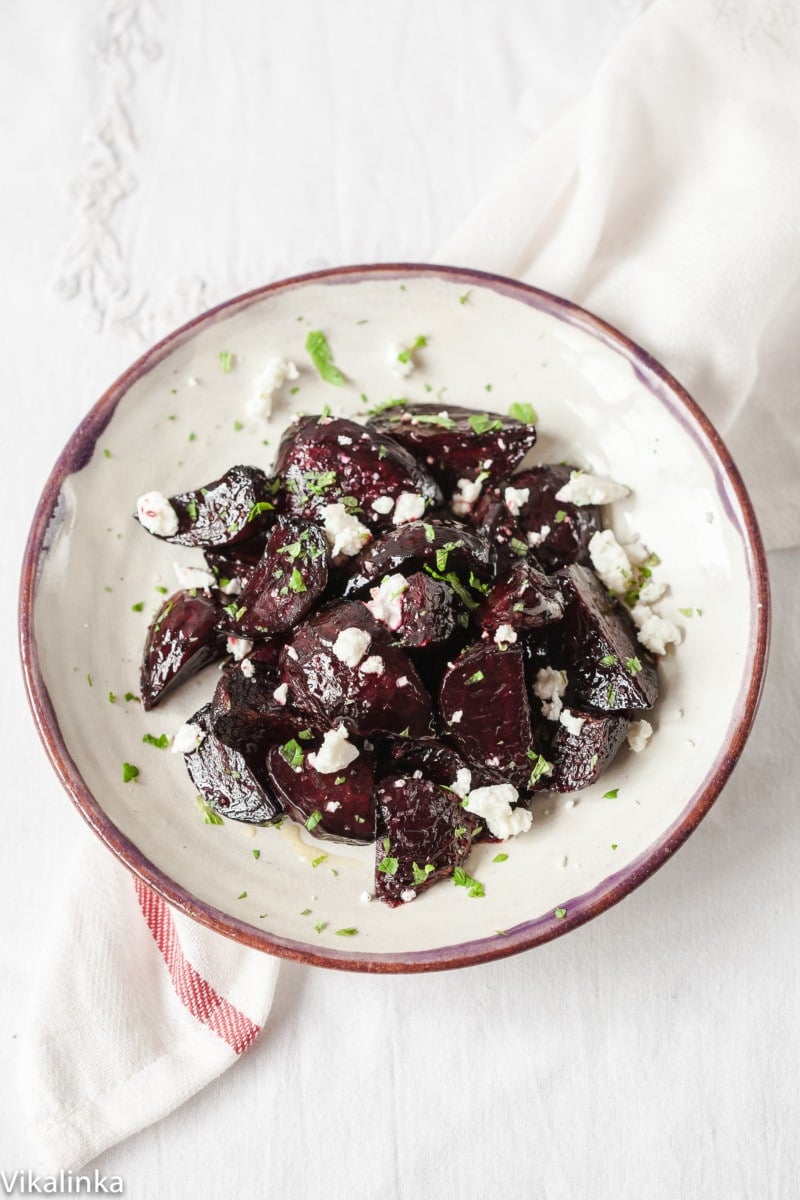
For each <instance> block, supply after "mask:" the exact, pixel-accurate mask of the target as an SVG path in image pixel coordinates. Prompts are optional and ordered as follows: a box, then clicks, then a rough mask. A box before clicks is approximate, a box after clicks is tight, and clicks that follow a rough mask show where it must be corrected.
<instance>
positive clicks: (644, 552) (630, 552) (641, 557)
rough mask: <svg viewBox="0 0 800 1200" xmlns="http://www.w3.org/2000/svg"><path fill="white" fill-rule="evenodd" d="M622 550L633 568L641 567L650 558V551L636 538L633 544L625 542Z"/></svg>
mask: <svg viewBox="0 0 800 1200" xmlns="http://www.w3.org/2000/svg"><path fill="white" fill-rule="evenodd" d="M622 549H623V550H624V551H625V553H626V554H627V556H628V558H629V559H630V560H631V562H632V563H633V565H634V566H635V567H643V566H644V564H645V563H646V562H647V560H648V558H649V557H650V551H649V550H648V549H647V547H646V546H643V545H642V543H641V542H640V541H639V539H638V538H637V539H636V541H635V542H625V543H624V544H623V546H622Z"/></svg>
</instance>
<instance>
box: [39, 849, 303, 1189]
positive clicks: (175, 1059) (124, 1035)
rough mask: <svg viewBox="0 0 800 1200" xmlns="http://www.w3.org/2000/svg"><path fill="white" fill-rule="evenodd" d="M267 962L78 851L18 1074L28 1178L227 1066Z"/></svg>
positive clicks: (79, 1158) (266, 1004)
mask: <svg viewBox="0 0 800 1200" xmlns="http://www.w3.org/2000/svg"><path fill="white" fill-rule="evenodd" d="M278 970H279V961H278V960H277V959H275V958H271V957H270V956H269V955H267V954H262V953H261V952H260V951H258V950H249V949H245V948H243V947H241V946H239V945H237V944H236V943H235V942H232V941H230V940H229V939H228V938H226V937H222V936H221V935H220V934H218V933H214V932H213V931H212V930H210V929H206V928H205V927H203V926H201V925H198V924H197V923H196V922H195V921H193V920H191V919H190V918H189V917H185V916H183V915H182V914H181V913H178V912H176V911H175V910H173V909H172V908H170V906H169V905H168V904H167V903H166V902H165V901H164V900H162V898H161V897H160V896H158V895H156V893H155V892H153V891H152V890H151V889H150V888H148V887H147V886H146V885H145V884H143V883H142V882H141V880H138V879H134V878H133V877H132V876H131V875H130V874H129V873H128V871H127V870H126V869H125V868H124V867H122V866H120V864H119V863H118V862H117V861H116V859H114V858H112V856H111V855H110V854H109V853H108V852H107V851H105V850H104V849H103V848H102V847H101V846H100V845H99V844H96V843H94V842H93V841H89V842H87V846H86V850H85V853H84V854H83V855H82V856H81V858H80V860H79V866H78V869H77V870H76V872H75V875H74V879H73V882H72V887H71V889H70V892H69V894H68V895H67V896H66V897H65V900H64V903H63V905H62V906H61V915H60V918H59V921H58V923H57V925H56V928H55V930H54V934H53V938H52V940H51V943H50V945H49V946H47V947H46V950H45V953H44V955H43V973H42V977H41V979H40V981H39V986H38V988H37V991H36V995H35V999H34V1009H33V1012H32V1014H31V1017H32V1019H31V1032H30V1036H29V1037H28V1039H27V1042H28V1045H27V1052H26V1058H25V1061H24V1063H23V1064H22V1065H23V1070H22V1076H21V1087H22V1093H23V1102H24V1103H25V1105H26V1108H27V1111H28V1116H29V1120H30V1124H31V1134H32V1138H33V1141H34V1144H35V1145H36V1146H37V1147H38V1149H39V1153H40V1159H41V1161H40V1163H39V1164H38V1165H39V1169H40V1170H42V1171H48V1172H57V1171H59V1170H70V1169H76V1168H78V1167H80V1166H83V1165H84V1164H85V1163H87V1162H89V1161H90V1160H91V1159H92V1158H94V1157H95V1156H96V1155H97V1154H99V1153H100V1152H101V1151H102V1150H105V1149H106V1148H107V1147H109V1146H112V1145H114V1144H115V1143H116V1142H119V1141H121V1140H122V1139H123V1138H125V1137H127V1136H128V1135H129V1134H132V1133H135V1132H137V1131H138V1130H139V1129H142V1128H144V1126H146V1125H150V1124H151V1123H152V1122H153V1121H157V1120H158V1119H159V1118H160V1117H163V1116H166V1114H167V1113H168V1112H171V1111H172V1110H173V1109H174V1108H177V1107H178V1105H180V1104H182V1103H183V1102H184V1101H185V1100H188V1099H189V1097H190V1096H193V1095H194V1093H195V1092H198V1091H199V1090H200V1089H201V1088H202V1087H205V1085H206V1084H207V1083H210V1082H211V1080H212V1079H215V1078H216V1077H217V1076H218V1075H221V1074H222V1072H223V1071H225V1070H226V1069H227V1068H228V1067H229V1066H231V1065H232V1063H234V1062H235V1061H236V1059H237V1058H238V1056H239V1055H240V1054H242V1053H243V1052H244V1051H245V1050H247V1049H248V1047H249V1046H251V1045H252V1044H253V1042H254V1041H255V1039H256V1038H257V1037H258V1035H259V1032H260V1030H261V1028H262V1026H263V1024H264V1022H265V1020H266V1017H267V1014H268V1013H269V1009H270V1005H271V1003H272V996H273V992H274V990H275V982H276V980H277V977H278Z"/></svg>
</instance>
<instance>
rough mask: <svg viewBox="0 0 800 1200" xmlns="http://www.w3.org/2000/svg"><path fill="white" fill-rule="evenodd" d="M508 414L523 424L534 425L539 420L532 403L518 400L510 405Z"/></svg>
mask: <svg viewBox="0 0 800 1200" xmlns="http://www.w3.org/2000/svg"><path fill="white" fill-rule="evenodd" d="M508 415H509V416H510V417H513V418H514V420H515V421H522V422H523V424H525V425H535V424H536V422H537V421H538V420H539V418H538V416H537V415H536V409H535V408H534V407H533V405H532V404H521V403H520V402H519V401H517V402H516V403H514V404H512V405H511V406H510V408H509V410H508Z"/></svg>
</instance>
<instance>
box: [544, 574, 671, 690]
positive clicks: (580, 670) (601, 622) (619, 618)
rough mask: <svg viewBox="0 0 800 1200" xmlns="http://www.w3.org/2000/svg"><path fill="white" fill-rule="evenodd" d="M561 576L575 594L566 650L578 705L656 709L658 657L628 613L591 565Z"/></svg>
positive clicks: (567, 623)
mask: <svg viewBox="0 0 800 1200" xmlns="http://www.w3.org/2000/svg"><path fill="white" fill-rule="evenodd" d="M560 577H561V579H562V580H563V582H564V588H565V592H566V595H567V596H568V598H569V603H568V606H567V612H566V615H565V617H564V637H563V642H562V652H563V655H564V659H565V665H566V669H567V674H568V677H569V683H570V689H571V691H572V693H573V694H574V695H575V697H576V699H577V701H578V703H579V704H580V705H589V707H590V708H599V709H602V710H604V711H608V712H616V711H619V710H627V709H635V708H652V706H653V704H655V701H656V697H657V696H658V675H657V673H656V664H655V659H654V658H653V656H652V654H650V652H649V651H648V650H645V648H644V647H643V646H642V645H641V644H640V643H639V642H638V640H637V637H636V627H635V626H634V624H633V621H632V620H631V618H630V615H629V614H628V612H627V611H626V610H625V609H624V608H623V606H622V605H621V604H620V603H619V602H617V601H615V600H614V599H613V598H612V597H611V596H610V595H609V594H608V592H607V591H606V589H605V588H604V587H603V585H602V583H600V581H599V579H598V578H597V576H596V575H595V574H594V573H593V572H592V571H590V570H589V569H588V568H586V567H580V566H577V565H575V566H571V567H568V568H567V569H566V570H565V571H563V572H562V573H561V576H560Z"/></svg>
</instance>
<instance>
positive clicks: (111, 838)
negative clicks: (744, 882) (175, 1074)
mask: <svg viewBox="0 0 800 1200" xmlns="http://www.w3.org/2000/svg"><path fill="white" fill-rule="evenodd" d="M413 276H417V277H426V278H431V277H434V278H437V277H438V278H441V279H443V280H445V281H448V282H455V281H457V282H458V283H459V284H462V285H464V284H466V285H469V284H470V283H471V284H473V285H474V286H475V287H479V286H480V287H489V288H490V289H492V290H494V291H496V292H499V293H501V294H503V295H506V296H508V297H510V298H513V299H516V300H519V301H521V302H522V303H525V304H527V305H528V306H530V307H533V308H536V309H539V310H540V311H543V312H546V313H548V314H549V315H551V316H554V317H556V318H558V319H560V320H562V321H565V322H566V323H567V324H569V325H572V326H573V327H576V328H578V329H580V330H582V331H584V332H586V333H588V334H590V335H591V336H593V337H594V338H596V339H597V340H599V341H600V342H601V343H602V344H604V345H605V346H607V347H610V348H611V349H613V350H615V351H616V352H617V353H619V354H621V355H622V356H623V357H624V358H625V359H626V360H627V361H628V362H629V363H630V365H631V367H632V368H633V370H634V372H635V373H636V375H637V377H638V378H639V380H640V382H641V383H642V384H643V386H645V387H646V388H647V390H648V391H650V392H651V394H653V395H654V396H655V398H656V399H657V400H659V401H660V402H661V403H662V404H664V405H665V406H666V407H667V408H668V409H669V410H670V411H671V413H672V415H673V416H674V417H675V418H676V419H677V420H678V421H679V422H680V423H681V424H682V425H683V427H684V428H685V429H686V431H687V432H688V433H689V434H690V435H691V436H692V437H693V439H694V440H695V442H696V443H697V444H698V446H699V448H700V450H701V452H702V453H703V455H704V457H705V458H706V460H707V461H708V463H709V465H710V467H711V469H712V471H713V473H714V476H715V480H716V482H717V485H718V487H719V486H720V485H721V484H723V485H725V491H724V495H725V497H726V499H727V502H728V507H729V511H730V516H731V519H732V521H733V523H734V525H735V526H736V527H737V528H738V531H739V534H740V536H741V539H742V544H743V549H744V552H745V560H746V571H747V577H748V583H749V588H750V629H749V640H748V647H747V660H746V663H745V666H744V669H743V673H742V685H741V687H740V690H739V693H738V695H737V698H736V702H735V704H734V706H733V709H732V716H731V720H730V723H729V725H728V729H727V732H726V736H725V739H724V741H723V743H722V745H721V747H720V749H719V752H718V754H717V756H716V758H715V760H714V763H713V764H712V766H711V767H710V769H709V771H708V773H707V774H706V776H705V778H704V780H703V781H702V783H701V785H700V786H699V787H698V788H697V789H696V791H695V793H694V794H693V795H692V797H691V798H690V799H689V801H688V803H687V805H686V806H685V807H684V809H683V810H682V812H681V813H680V815H679V816H678V818H677V819H676V820H675V821H674V822H673V823H672V825H671V826H669V827H668V828H667V829H666V830H664V831H663V832H662V834H661V835H660V836H659V837H658V838H657V840H656V841H655V842H653V843H652V844H651V845H650V846H649V847H648V848H647V849H646V850H645V851H643V852H642V853H641V854H640V855H639V856H638V857H637V858H636V859H634V860H633V861H632V862H630V863H628V864H627V865H626V866H625V867H623V868H622V869H621V870H619V871H617V872H616V873H614V874H612V875H610V876H607V877H606V878H605V879H604V880H603V881H602V882H601V883H600V884H598V885H597V886H596V887H594V888H592V889H590V890H589V891H587V892H585V893H582V894H580V895H578V896H576V897H574V898H573V899H572V900H570V901H569V904H568V908H567V915H566V916H564V917H562V918H557V917H556V916H555V913H553V914H549V915H545V916H542V917H538V918H535V919H532V920H528V921H525V922H522V923H521V924H520V925H518V926H516V927H515V928H514V929H511V930H508V931H505V932H504V933H503V935H502V936H497V935H494V936H492V937H489V938H486V937H484V938H480V939H477V940H473V941H466V942H462V943H458V944H456V945H454V946H445V947H437V948H435V949H433V950H423V951H420V950H415V951H405V952H399V953H392V954H386V953H369V952H358V951H353V950H347V951H338V950H334V949H326V948H322V947H320V948H317V947H314V946H311V945H308V944H306V943H304V942H297V941H294V940H292V939H289V938H283V937H280V936H278V935H277V934H274V933H271V932H270V931H269V930H262V929H257V928H255V927H254V926H252V925H250V924H249V923H247V922H245V921H242V920H240V919H239V918H236V917H233V916H230V915H229V914H227V913H224V912H222V911H221V910H219V909H217V908H215V907H214V906H213V905H210V904H207V903H206V902H204V901H202V900H199V899H198V898H197V897H195V896H193V895H192V894H191V893H190V892H189V891H188V890H187V889H186V888H185V887H183V886H182V885H180V884H178V883H176V882H175V881H174V880H173V879H171V878H170V877H169V876H168V875H167V874H166V873H165V872H164V871H163V870H162V869H160V868H158V867H156V866H155V864H154V863H152V862H151V861H150V860H149V859H148V858H146V856H145V855H144V854H143V853H142V852H141V851H140V850H139V849H138V848H137V846H136V845H135V844H134V843H133V842H132V841H131V840H130V839H129V838H128V837H126V836H125V835H124V834H123V833H122V832H121V830H119V829H118V828H117V826H116V825H115V824H114V823H113V822H112V821H111V819H110V818H109V817H108V816H107V815H106V813H105V812H104V811H103V809H102V808H101V806H100V804H99V802H98V801H97V800H96V799H95V797H94V796H93V795H92V793H91V791H90V790H89V788H88V786H87V784H86V783H85V781H84V780H83V778H82V776H81V774H80V771H79V769H78V767H77V765H76V763H75V762H74V761H73V760H72V757H71V756H70V754H69V751H68V749H67V747H66V744H65V742H64V739H63V736H62V734H61V730H60V728H59V725H58V720H57V718H56V714H55V710H54V707H53V704H52V701H51V699H50V696H49V693H48V690H47V687H46V684H45V681H44V677H43V674H42V671H41V668H40V664H39V657H38V648H37V643H36V637H35V631H34V612H35V599H36V587H37V581H38V577H39V572H40V569H41V564H42V562H43V560H44V556H45V555H46V554H47V549H48V546H47V534H48V530H49V527H50V524H51V520H52V518H53V515H54V513H55V512H56V509H57V506H58V502H59V496H60V493H61V488H62V484H63V482H64V480H65V479H66V477H67V476H68V475H70V474H72V473H74V472H75V471H78V470H80V469H81V468H82V467H83V466H85V465H86V463H87V462H88V461H89V459H90V457H91V455H92V453H93V451H94V447H95V443H96V442H97V440H98V438H99V437H100V436H101V435H102V433H103V431H104V430H105V428H106V426H107V425H108V423H109V422H110V420H111V418H112V417H113V415H114V412H115V410H116V408H117V405H118V404H119V403H120V401H121V400H122V398H123V396H124V395H125V394H126V393H127V391H128V390H129V388H130V387H131V386H132V385H133V384H134V383H136V382H137V381H138V380H139V379H140V378H141V377H142V376H143V375H144V374H146V373H147V372H148V371H149V370H150V369H151V368H152V367H153V366H154V365H155V364H156V363H158V362H159V361H160V360H161V359H162V358H164V357H165V356H166V355H167V354H168V353H170V352H171V351H172V350H173V349H175V348H176V347H177V346H178V345H180V344H181V343H182V342H184V341H185V340H187V339H188V338H189V337H191V336H192V335H193V333H194V332H195V330H197V329H198V328H199V327H201V326H204V325H207V324H211V323H213V322H214V321H215V320H217V319H218V318H220V317H227V316H231V315H233V314H235V313H237V312H239V311H242V310H244V309H245V308H248V307H250V306H251V305H253V304H255V303H257V302H259V301H260V300H261V299H263V298H264V297H266V296H269V295H271V294H273V293H276V292H280V291H284V290H291V289H293V288H297V287H298V286H302V285H304V284H307V283H324V284H335V283H340V282H342V283H353V282H360V281H362V280H366V279H386V280H392V279H397V278H409V277H413ZM770 621H771V612H770V592H769V579H768V572H767V562H766V554H765V550H764V545H763V541H762V538H761V533H760V531H759V527H758V522H757V519H756V515H755V512H754V509H753V505H752V502H751V500H750V497H749V495H748V493H747V489H746V487H745V484H744V482H743V480H742V477H741V475H740V473H739V471H738V469H737V467H736V465H735V463H734V462H733V459H732V458H731V455H730V453H729V451H728V449H727V447H726V446H725V443H724V442H723V440H722V438H721V436H720V435H719V433H718V432H717V430H716V429H715V427H714V426H713V424H712V423H711V421H710V420H709V418H708V417H707V416H706V414H705V413H704V412H703V411H702V409H701V408H700V407H699V405H698V404H697V403H696V402H695V401H694V400H693V399H692V397H691V396H690V395H689V393H688V392H687V391H686V389H685V388H684V387H683V386H682V385H681V384H680V383H679V382H678V381H677V380H676V379H675V378H674V376H673V375H671V374H670V372H668V371H667V370H666V369H665V368H664V367H663V366H661V364H660V363H659V362H658V361H657V360H656V359H654V358H653V357H652V355H650V354H649V353H648V351H646V350H645V349H643V348H642V347H641V346H639V345H638V344H637V343H635V342H634V341H632V340H631V339H630V338H628V337H626V336H625V335H624V334H623V333H621V332H620V331H619V330H617V329H616V328H615V327H614V326H612V325H610V324H608V323H607V322H606V321H604V320H602V319H601V318H600V317H597V316H595V315H594V314H593V313H590V312H588V311H587V310H586V309H583V308H581V307H579V306H578V305H576V304H573V303H572V302H571V301H569V300H566V299H563V298H561V297H558V296H555V295H553V294H552V293H550V292H546V291H543V290H542V289H540V288H536V287H533V286H532V285H530V284H527V283H522V282H521V281H518V280H514V279H510V278H507V277H505V276H502V275H497V274H494V273H492V272H487V271H479V270H475V269H472V268H467V267H455V266H447V265H436V264H430V263H373V264H354V265H350V266H342V267H330V268H326V269H325V270H321V271H312V272H308V273H305V274H302V275H296V276H292V277H289V278H287V279H281V280H278V281H276V282H274V283H270V284H267V285H265V286H263V287H259V288H255V289H253V290H251V291H248V292H244V293H242V294H241V295H238V296H235V297H233V298H232V299H229V300H226V301H223V302H222V303H220V304H217V305H215V306H214V307H213V308H210V309H208V310H206V311H205V312H203V313H200V314H199V315H198V316H196V317H194V318H193V319H192V320H190V321H188V322H187V323H186V324H184V325H182V326H180V327H179V328H178V329H176V330H174V331H173V332H171V333H169V334H167V336H166V337H164V338H162V339H161V340H160V341H159V342H157V343H156V344H155V345H154V346H152V347H151V348H150V349H149V350H147V351H145V353H144V354H142V355H141V356H140V357H139V358H138V359H136V361H135V362H134V363H132V364H131V366H130V367H128V369H127V370H126V371H124V372H123V374H122V375H120V376H119V378H118V379H117V380H116V381H115V382H114V383H112V384H111V386H110V387H109V388H108V389H107V390H106V391H105V392H104V393H103V395H102V396H101V397H100V399H99V400H97V401H96V403H95V404H94V405H93V406H92V408H91V409H90V410H89V412H88V413H87V414H86V416H85V417H84V418H83V420H82V421H81V422H80V424H79V425H78V427H77V429H76V430H75V431H74V432H73V434H72V435H71V437H70V438H69V440H68V441H67V444H66V446H65V447H64V449H63V450H62V452H61V454H60V455H59V456H58V458H57V460H56V463H55V465H54V467H53V469H52V471H51V472H50V475H49V477H48V479H47V482H46V483H45V485H44V488H43V490H42V494H41V496H40V498H39V501H38V504H37V506H36V509H35V512H34V516H33V520H32V523H31V528H30V532H29V535H28V540H27V544H26V547H25V552H24V555H23V561H22V573H21V580H20V590H19V625H18V628H19V651H20V658H21V663H22V671H23V677H24V681H25V688H26V693H27V696H28V702H29V705H30V708H31V712H32V714H33V719H34V723H35V725H36V728H37V732H38V734H39V737H40V739H41V741H42V743H43V746H44V749H45V751H46V753H47V755H48V757H49V759H50V762H51V764H52V766H53V768H54V770H55V772H56V775H57V776H58V778H59V780H60V782H61V784H62V786H63V787H64V789H65V790H66V792H67V793H68V795H69V796H70V798H71V799H72V801H73V803H74V804H75V806H76V808H77V809H78V811H79V812H80V813H81V815H82V817H83V818H84V819H85V820H86V822H87V823H88V825H89V826H90V828H91V829H92V830H93V831H94V833H95V834H96V835H97V836H98V837H99V838H100V840H101V841H102V842H103V843H104V845H105V846H106V847H107V848H108V849H109V850H110V851H111V852H112V853H113V854H114V855H115V856H116V858H117V859H118V860H119V861H120V862H122V863H123V865H124V866H126V867H127V868H128V870H129V871H131V872H132V874H133V875H134V876H137V877H138V878H139V879H141V880H142V881H143V882H144V883H145V884H147V885H148V886H149V887H151V888H152V889H153V890H154V891H155V892H157V893H159V894H160V895H161V896H162V897H163V898H164V899H165V900H166V901H168V902H169V903H170V904H171V905H173V906H174V907H175V908H177V909H178V910H179V911H181V912H183V913H185V914H186V915H187V916H189V917H191V918H192V919H194V920H195V921H198V922H199V923H201V924H202V925H205V926H207V927H208V928H210V929H212V930H214V931H215V932H217V933H220V934H223V935H225V936H227V937H229V938H232V939H233V940H234V941H236V942H238V943H240V944H241V945H244V946H249V947H251V948H253V949H258V950H262V951H265V952H267V953H271V954H274V955H277V956H279V957H281V958H287V959H291V960H294V961H296V962H302V963H305V964H307V965H310V966H321V967H329V968H337V969H343V970H351V971H359V972H365V973H373V974H387V973H388V974H397V973H410V972H422V971H433V970H445V969H449V968H457V967H465V966H471V965H474V964H477V963H484V962H490V961H492V960H495V959H500V958H505V957H508V956H509V955H512V954H518V953H520V952H521V951H523V950H529V949H532V948H533V947H534V946H537V945H542V944H544V943H546V942H548V941H551V940H552V939H553V938H556V937H561V936H563V935H564V934H566V933H568V932H569V931H570V930H572V929H575V928H577V927H578V926H579V925H583V924H584V923H585V922H586V921H589V920H591V919H592V918H594V917H597V916H599V915H600V914H601V913H603V912H605V911H606V909H608V908H610V907H611V906H612V905H614V904H617V903H618V902H619V901H620V900H622V899H623V898H624V897H625V896H627V895H629V894H630V893H631V892H632V891H633V890H634V889H635V888H637V887H639V886H640V885H641V884H642V883H644V881H645V880H646V879H648V878H649V877H650V876H651V875H652V874H654V872H655V871H657V870H658V868H659V867H661V866H663V864H664V863H665V862H666V861H667V860H668V859H669V858H671V856H672V855H673V854H674V853H675V851H676V850H677V849H678V848H679V847H680V846H681V845H682V844H683V843H684V842H685V841H686V839H687V838H688V837H689V835H690V834H691V833H693V832H694V830H695V829H696V828H697V826H698V825H699V824H700V822H701V821H702V819H703V817H705V815H706V814H707V813H708V811H709V809H710V808H711V805H712V804H713V803H714V801H715V800H716V798H717V796H718V795H719V794H720V792H721V791H722V789H723V787H724V786H725V784H726V782H727V780H728V778H729V777H730V775H731V772H732V771H733V769H734V766H735V765H736V762H737V760H738V758H739V756H740V754H741V752H742V749H743V747H744V745H745V742H746V741H747V738H748V736H749V734H750V731H751V729H752V726H753V721H754V719H755V715H756V711H757V708H758V703H759V700H760V697H761V691H762V688H763V683H764V677H765V673H766V666H767V658H768V649H769V637H770ZM559 911H560V910H559Z"/></svg>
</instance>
